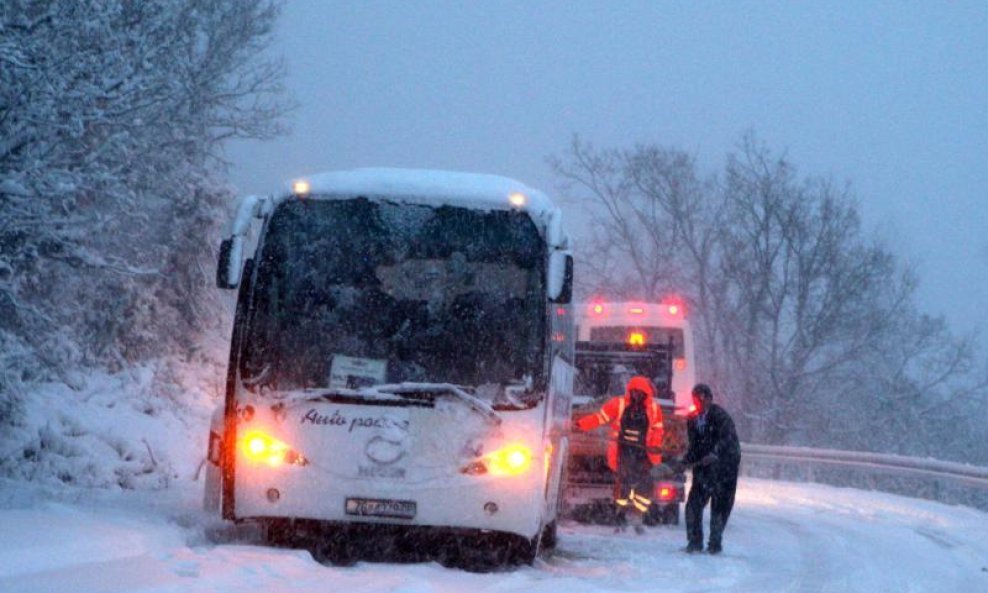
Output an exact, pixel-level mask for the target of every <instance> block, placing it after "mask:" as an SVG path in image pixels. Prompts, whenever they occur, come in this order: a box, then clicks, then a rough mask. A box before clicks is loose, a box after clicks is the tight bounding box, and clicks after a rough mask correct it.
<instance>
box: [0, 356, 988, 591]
mask: <svg viewBox="0 0 988 593" xmlns="http://www.w3.org/2000/svg"><path fill="white" fill-rule="evenodd" d="M193 382H194V381H193ZM151 383H152V382H151V380H150V379H149V377H148V376H147V375H145V374H141V373H138V375H137V376H136V378H135V376H134V375H131V376H130V378H129V379H123V378H120V377H116V378H115V377H109V376H103V377H93V378H89V379H87V380H86V381H83V382H81V383H80V385H78V386H77V388H76V391H75V392H73V393H67V392H61V391H59V389H58V388H56V387H54V386H51V387H49V388H46V389H45V390H43V393H41V394H40V397H38V398H36V399H35V400H34V401H33V403H31V409H30V412H31V413H30V415H29V418H30V419H29V421H28V422H27V424H26V425H25V426H23V427H21V434H20V438H21V442H22V443H24V445H25V446H26V447H32V446H33V447H36V448H38V451H36V452H35V453H32V455H33V457H32V458H31V459H26V460H22V458H23V455H24V451H23V449H15V450H13V451H4V452H3V453H4V455H5V456H6V459H5V461H6V462H7V463H8V467H11V464H13V465H12V467H15V468H21V471H20V472H19V475H21V476H30V475H32V473H31V472H32V471H33V470H38V471H40V469H45V471H55V474H54V475H58V472H60V471H61V472H70V473H71V472H76V471H83V470H86V471H88V473H87V474H86V479H85V480H83V479H73V480H72V481H70V482H68V483H65V482H63V480H61V479H58V478H53V479H47V480H45V479H41V478H40V477H39V476H40V474H36V475H34V477H33V481H31V482H26V481H24V480H23V479H17V480H16V481H15V480H11V479H2V480H0V593H21V592H23V593H41V592H48V591H51V592H66V593H68V592H76V593H91V592H155V593H163V592H172V591H176V592H177V591H203V592H205V591H209V592H224V591H229V592H236V593H248V592H252V591H257V592H261V591H264V592H267V593H281V592H290V591H327V590H332V591H346V592H347V593H377V592H382V593H384V592H386V593H433V592H435V593H454V592H459V591H470V592H471V593H482V592H488V591H489V592H491V593H509V592H514V591H518V592H525V593H531V592H532V591H539V592H545V593H555V592H558V593H583V592H611V591H621V592H628V593H634V592H637V591H642V592H646V591H647V592H655V591H662V592H663V593H679V592H690V591H695V592H704V593H710V592H717V591H731V592H736V593H749V592H750V593H764V592H773V591H792V592H831V591H833V592H837V591H841V592H843V591H849V592H862V593H865V592H867V593H875V592H882V591H917V592H928V593H941V592H943V593H948V592H949V593H954V592H959V591H973V592H980V591H988V535H986V534H988V514H986V513H983V512H980V511H977V510H974V509H969V508H966V507H952V506H946V505H942V504H938V503H933V502H928V501H922V500H916V499H909V498H904V497H899V496H894V495H888V494H881V493H874V492H864V491H859V490H852V489H840V488H833V487H829V486H820V485H812V484H791V483H781V482H771V481H765V480H755V479H742V481H741V484H740V487H739V492H738V500H737V505H736V506H735V511H734V514H733V515H732V517H731V522H730V525H729V526H728V529H727V532H726V534H725V539H724V545H725V551H724V553H723V554H722V555H721V556H719V557H711V556H707V555H687V554H685V553H683V552H682V551H681V549H682V547H683V546H684V544H685V535H684V531H683V527H682V526H679V527H656V528H652V529H650V530H649V531H648V533H647V534H646V535H644V536H635V535H633V534H614V533H612V532H611V530H610V528H607V527H602V526H583V525H576V524H565V525H563V526H562V528H561V531H560V543H559V549H558V551H557V553H556V554H555V555H554V556H552V557H550V558H548V559H545V560H540V561H538V562H537V563H536V565H535V566H533V567H522V568H517V569H514V570H509V571H505V572H495V573H487V574H477V573H470V572H465V571H462V570H457V569H449V568H444V567H442V566H440V565H439V564H437V563H435V562H431V563H420V564H388V563H370V562H360V563H358V564H357V565H356V566H353V567H348V568H341V567H333V566H324V565H321V564H319V563H317V562H316V561H314V560H313V559H312V556H311V555H310V554H309V553H308V552H306V551H299V550H285V549H274V548H267V547H263V546H259V545H253V544H251V543H250V541H249V540H247V539H244V538H241V539H231V538H230V537H229V535H224V534H229V531H230V530H224V529H217V528H218V527H219V526H220V525H221V524H220V523H219V522H218V521H217V520H215V519H212V518H209V517H206V516H204V515H203V514H202V513H201V511H200V510H199V509H200V503H201V495H202V492H201V489H202V482H201V478H200V480H199V481H195V480H194V477H195V474H196V466H197V465H198V461H199V459H201V456H202V454H203V449H204V448H205V441H206V436H205V435H206V426H207V420H206V418H207V416H208V410H209V408H210V406H211V405H212V404H213V403H215V396H212V397H208V396H202V397H200V398H198V399H196V400H195V401H196V402H197V403H195V404H194V405H192V406H189V407H187V408H186V409H184V410H179V411H171V410H170V409H169V407H168V406H165V405H163V404H162V403H161V402H160V401H158V399H157V398H160V397H161V395H160V388H155V389H152V388H151V387H150V385H151ZM203 389H207V388H203ZM152 392H154V393H156V394H157V395H152ZM39 434H42V435H43V434H47V435H48V436H37V435H39ZM46 439H47V440H46ZM43 443H47V444H45V445H43ZM46 447H47V448H46ZM51 447H54V449H52V448H51ZM142 451H143V453H142ZM150 452H153V456H154V462H153V464H156V465H153V464H152V462H151V459H150V457H151V456H152V455H151V453H150ZM18 456H21V457H18ZM128 458H130V459H128ZM148 464H152V465H153V466H152V465H148ZM142 472H146V473H142ZM15 473H16V472H15ZM121 478H122V486H121V485H118V484H117V482H118V481H121ZM217 534H219V536H218V535H217Z"/></svg>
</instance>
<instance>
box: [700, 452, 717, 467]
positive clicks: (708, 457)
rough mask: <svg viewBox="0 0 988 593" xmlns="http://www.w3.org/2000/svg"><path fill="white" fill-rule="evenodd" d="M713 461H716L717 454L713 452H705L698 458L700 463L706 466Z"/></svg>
mask: <svg viewBox="0 0 988 593" xmlns="http://www.w3.org/2000/svg"><path fill="white" fill-rule="evenodd" d="M715 461H717V456H716V455H714V454H713V453H707V454H706V455H704V456H703V459H701V460H700V465H702V466H703V467H706V466H708V465H710V464H712V463H713V462H715Z"/></svg>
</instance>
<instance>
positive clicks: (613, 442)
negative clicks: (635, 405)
mask: <svg viewBox="0 0 988 593" xmlns="http://www.w3.org/2000/svg"><path fill="white" fill-rule="evenodd" d="M632 389H638V390H641V391H644V392H645V413H646V414H647V415H648V427H649V428H648V435H646V437H645V447H646V450H647V451H648V460H649V461H651V462H652V465H658V464H660V463H662V453H660V452H659V450H660V448H661V447H662V437H663V432H664V429H663V426H662V408H660V407H659V404H658V403H656V401H655V388H654V387H653V386H652V382H651V381H649V380H648V379H646V378H645V377H632V378H631V380H630V381H628V386H627V387H626V388H625V390H624V395H618V396H615V397H612V398H611V399H609V400H607V401H606V402H604V405H602V406H601V407H600V410H598V411H597V412H595V413H593V414H588V415H586V416H584V417H582V418H580V419H579V420H577V421H576V424H577V426H579V427H580V430H582V431H584V432H585V431H588V430H593V429H595V428H597V427H598V426H602V425H604V424H608V425H610V431H609V432H608V442H607V465H608V467H610V468H611V470H613V471H617V467H618V444H617V440H618V432H619V431H620V430H621V415H622V414H624V409H625V408H626V407H627V406H628V403H629V402H630V401H631V390H632Z"/></svg>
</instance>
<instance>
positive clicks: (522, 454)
mask: <svg viewBox="0 0 988 593" xmlns="http://www.w3.org/2000/svg"><path fill="white" fill-rule="evenodd" d="M530 467H532V450H531V449H529V448H528V447H526V446H525V445H522V444H520V443H512V444H510V445H507V446H505V447H502V448H500V449H498V450H496V451H491V452H490V453H488V454H487V455H484V456H483V457H482V458H480V459H479V460H477V461H474V462H472V463H470V464H468V465H466V466H465V467H463V468H461V469H460V471H461V472H463V473H465V474H470V475H472V476H479V475H483V474H488V473H489V474H491V475H492V476H517V475H519V474H523V473H525V472H526V471H528V468H530Z"/></svg>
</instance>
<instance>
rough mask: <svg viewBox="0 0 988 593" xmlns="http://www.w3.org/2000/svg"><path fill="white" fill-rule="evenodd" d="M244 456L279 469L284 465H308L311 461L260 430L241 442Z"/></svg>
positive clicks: (249, 434)
mask: <svg viewBox="0 0 988 593" xmlns="http://www.w3.org/2000/svg"><path fill="white" fill-rule="evenodd" d="M241 449H242V450H243V453H244V456H245V457H246V458H247V459H249V460H251V461H255V462H258V463H267V464H268V465H270V466H271V467H278V466H280V465H281V464H283V463H287V464H289V465H308V464H309V460H308V459H306V458H305V455H302V454H301V453H299V452H298V451H296V450H294V449H292V448H291V447H289V446H288V444H287V443H284V442H283V441H280V440H278V439H276V438H274V437H272V436H271V435H269V434H266V433H264V432H262V431H260V430H252V431H250V432H248V433H247V434H245V435H244V439H243V441H242V442H241Z"/></svg>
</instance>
